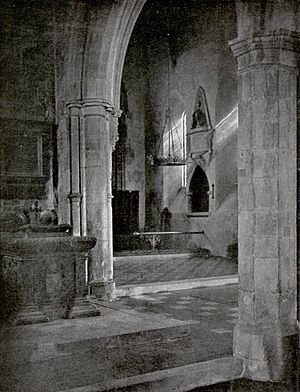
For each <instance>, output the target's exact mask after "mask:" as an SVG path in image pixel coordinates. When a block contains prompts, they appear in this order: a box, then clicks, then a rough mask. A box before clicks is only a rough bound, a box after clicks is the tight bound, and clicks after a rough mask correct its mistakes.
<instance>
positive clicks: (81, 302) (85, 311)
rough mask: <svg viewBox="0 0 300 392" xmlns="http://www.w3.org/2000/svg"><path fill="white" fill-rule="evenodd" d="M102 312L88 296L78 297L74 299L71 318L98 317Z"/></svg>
mask: <svg viewBox="0 0 300 392" xmlns="http://www.w3.org/2000/svg"><path fill="white" fill-rule="evenodd" d="M100 314H101V312H100V310H99V309H96V307H95V306H94V305H93V304H92V303H91V302H90V301H89V300H88V299H87V298H86V297H78V298H75V300H74V305H73V307H72V309H71V310H70V313H69V316H68V318H69V319H75V318H82V317H96V316H100Z"/></svg>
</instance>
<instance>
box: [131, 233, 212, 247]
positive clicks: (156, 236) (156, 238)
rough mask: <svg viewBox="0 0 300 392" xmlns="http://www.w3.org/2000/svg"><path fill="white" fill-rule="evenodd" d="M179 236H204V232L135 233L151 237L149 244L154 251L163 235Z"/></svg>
mask: <svg viewBox="0 0 300 392" xmlns="http://www.w3.org/2000/svg"><path fill="white" fill-rule="evenodd" d="M178 234H202V235H204V230H201V231H142V232H137V231H136V232H134V233H133V235H135V236H151V238H150V239H149V242H150V244H151V246H152V249H155V245H156V244H157V243H158V242H159V241H160V238H159V237H160V236H161V235H178Z"/></svg>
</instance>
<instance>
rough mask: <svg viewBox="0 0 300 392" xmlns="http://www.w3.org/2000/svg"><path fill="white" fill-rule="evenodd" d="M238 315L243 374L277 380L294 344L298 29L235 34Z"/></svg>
mask: <svg viewBox="0 0 300 392" xmlns="http://www.w3.org/2000/svg"><path fill="white" fill-rule="evenodd" d="M231 47H232V50H233V52H234V55H235V56H236V58H237V61H238V88H239V109H238V110H239V128H238V208H239V212H238V214H239V220H238V223H239V309H240V312H239V321H238V324H237V326H236V328H235V332H234V354H235V356H237V357H240V358H242V359H243V360H244V363H245V377H248V378H252V379H257V380H275V381H276V380H280V379H282V378H284V377H285V376H286V375H287V372H288V371H289V365H291V366H293V365H294V364H293V361H292V359H293V358H292V356H293V353H294V351H295V348H296V331H297V328H296V307H297V306H296V304H297V298H296V292H297V282H296V230H295V228H296V133H297V129H296V128H297V125H296V118H297V115H296V111H297V108H296V90H297V55H298V53H297V51H298V48H299V41H298V35H297V34H296V33H293V32H291V31H288V30H278V31H272V32H271V33H270V34H268V33H257V34H255V35H253V36H252V37H250V38H247V39H242V40H241V39H236V40H234V41H232V42H231Z"/></svg>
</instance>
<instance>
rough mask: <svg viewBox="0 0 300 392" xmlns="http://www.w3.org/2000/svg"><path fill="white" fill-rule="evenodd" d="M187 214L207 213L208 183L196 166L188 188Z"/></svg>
mask: <svg viewBox="0 0 300 392" xmlns="http://www.w3.org/2000/svg"><path fill="white" fill-rule="evenodd" d="M188 195H189V212H191V213H208V211H209V183H208V179H207V176H206V174H205V172H204V170H203V169H202V168H201V167H200V166H197V167H196V169H195V171H194V174H193V177H192V179H191V181H190V187H189V194H188Z"/></svg>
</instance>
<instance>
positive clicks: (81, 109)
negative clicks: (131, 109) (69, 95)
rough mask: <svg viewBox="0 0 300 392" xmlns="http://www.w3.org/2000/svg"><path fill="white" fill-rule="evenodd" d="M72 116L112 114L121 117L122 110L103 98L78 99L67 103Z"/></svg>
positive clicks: (104, 115) (105, 115)
mask: <svg viewBox="0 0 300 392" xmlns="http://www.w3.org/2000/svg"><path fill="white" fill-rule="evenodd" d="M66 106H67V108H68V109H69V112H70V115H71V116H78V117H88V116H103V117H107V115H108V114H110V115H111V116H113V117H116V118H118V117H120V116H121V111H120V110H117V109H116V108H115V107H114V105H113V104H112V103H111V102H109V101H108V100H106V99H102V98H86V99H83V100H81V99H76V100H74V101H71V102H68V103H67V105H66Z"/></svg>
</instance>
